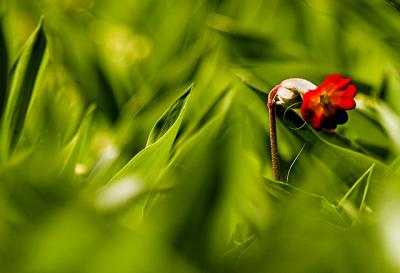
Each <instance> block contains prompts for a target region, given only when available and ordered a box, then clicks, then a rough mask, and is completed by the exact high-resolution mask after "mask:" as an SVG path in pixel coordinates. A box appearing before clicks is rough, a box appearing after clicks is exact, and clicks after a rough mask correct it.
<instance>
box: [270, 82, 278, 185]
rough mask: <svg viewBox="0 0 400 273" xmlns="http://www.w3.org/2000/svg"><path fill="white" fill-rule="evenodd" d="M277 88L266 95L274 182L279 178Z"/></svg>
mask: <svg viewBox="0 0 400 273" xmlns="http://www.w3.org/2000/svg"><path fill="white" fill-rule="evenodd" d="M278 89H279V87H278V86H275V87H274V88H273V89H272V90H271V91H270V92H269V94H268V103H267V104H268V111H269V140H270V144H271V162H272V173H273V176H274V180H275V181H279V180H280V178H281V172H280V166H279V154H278V142H277V139H276V114H275V108H276V103H275V96H276V93H277V92H278Z"/></svg>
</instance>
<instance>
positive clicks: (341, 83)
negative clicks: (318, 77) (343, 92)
mask: <svg viewBox="0 0 400 273" xmlns="http://www.w3.org/2000/svg"><path fill="white" fill-rule="evenodd" d="M350 82H351V78H343V77H342V76H341V75H339V74H332V75H329V76H328V77H326V78H325V79H324V80H323V81H322V84H321V85H323V86H326V85H333V87H334V88H336V89H343V88H344V87H346V86H347V85H348V84H349V83H350Z"/></svg>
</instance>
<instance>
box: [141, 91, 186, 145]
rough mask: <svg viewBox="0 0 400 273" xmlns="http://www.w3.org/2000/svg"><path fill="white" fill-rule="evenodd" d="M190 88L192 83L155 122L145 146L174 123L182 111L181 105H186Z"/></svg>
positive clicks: (154, 140) (157, 138) (159, 136)
mask: <svg viewBox="0 0 400 273" xmlns="http://www.w3.org/2000/svg"><path fill="white" fill-rule="evenodd" d="M192 88H193V85H191V86H190V87H189V89H188V90H187V91H186V92H185V93H183V95H182V96H181V97H180V98H179V99H177V100H176V101H175V102H174V103H173V104H172V105H171V106H170V107H169V108H168V110H167V111H166V112H165V113H164V114H163V115H162V116H161V118H160V119H159V120H158V121H157V122H156V124H155V125H154V127H153V129H152V130H151V132H150V135H149V138H148V140H147V144H146V146H149V145H151V144H153V143H154V142H156V141H157V140H159V139H160V138H161V137H162V136H163V135H164V134H165V133H166V132H167V131H168V130H169V129H170V128H171V127H172V126H173V125H174V124H175V122H176V120H177V119H178V117H179V115H180V114H181V112H182V109H183V107H184V106H185V105H186V101H187V97H188V95H189V94H190V91H191V90H192Z"/></svg>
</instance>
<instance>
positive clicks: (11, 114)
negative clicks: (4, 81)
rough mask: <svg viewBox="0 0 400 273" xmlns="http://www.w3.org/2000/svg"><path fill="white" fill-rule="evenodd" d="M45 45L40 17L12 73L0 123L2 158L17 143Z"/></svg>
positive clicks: (1, 158) (40, 66)
mask: <svg viewBox="0 0 400 273" xmlns="http://www.w3.org/2000/svg"><path fill="white" fill-rule="evenodd" d="M46 48H47V41H46V36H45V33H44V30H43V19H41V20H40V22H39V25H38V27H37V28H36V30H35V31H34V32H33V33H32V35H31V36H30V37H29V39H28V40H27V42H26V43H25V45H24V47H23V49H22V51H21V53H20V55H19V58H18V60H17V62H16V63H15V64H14V67H15V69H14V70H13V71H12V75H11V77H10V79H11V81H10V83H9V88H10V90H9V92H8V97H7V100H6V106H5V111H4V115H3V117H2V123H1V135H0V161H3V162H4V161H5V160H6V159H7V158H8V157H9V155H10V153H12V151H13V150H14V148H15V146H16V144H17V143H18V140H19V137H20V135H21V132H22V129H23V126H24V122H25V117H26V114H27V112H28V109H29V106H30V102H31V100H32V96H33V94H34V91H35V87H36V86H37V79H38V78H39V76H40V74H41V73H42V72H43V70H44V68H45V65H46V61H47V57H48V54H46V52H47V51H46Z"/></svg>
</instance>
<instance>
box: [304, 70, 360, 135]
mask: <svg viewBox="0 0 400 273" xmlns="http://www.w3.org/2000/svg"><path fill="white" fill-rule="evenodd" d="M350 82H351V78H343V77H342V76H341V75H339V74H333V75H330V76H328V77H326V78H325V79H324V80H323V82H322V84H321V85H319V86H318V87H317V88H316V89H314V90H310V91H308V92H307V93H305V94H304V95H303V104H302V105H301V108H300V111H301V115H302V116H303V119H304V120H305V121H306V122H308V123H310V124H311V126H312V127H313V128H314V129H316V130H321V129H326V130H328V131H333V130H334V129H335V128H336V126H337V125H338V124H343V123H345V122H346V121H347V119H348V117H347V113H346V110H351V109H353V108H354V107H355V106H356V102H355V101H354V96H355V95H356V93H357V89H356V87H355V86H354V85H353V84H350Z"/></svg>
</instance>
